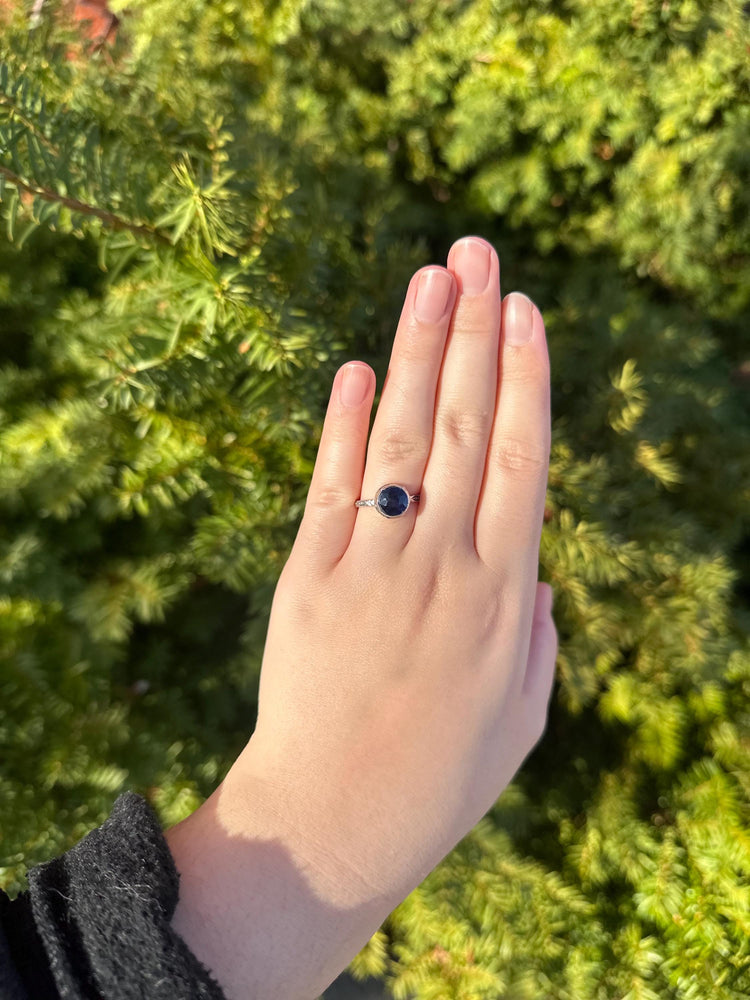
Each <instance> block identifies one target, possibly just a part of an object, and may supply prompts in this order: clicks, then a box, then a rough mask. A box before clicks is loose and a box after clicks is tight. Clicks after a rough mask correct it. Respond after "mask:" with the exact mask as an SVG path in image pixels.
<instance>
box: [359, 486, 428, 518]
mask: <svg viewBox="0 0 750 1000" xmlns="http://www.w3.org/2000/svg"><path fill="white" fill-rule="evenodd" d="M410 503H419V493H417V494H416V495H415V496H412V495H411V494H410V493H409V491H408V490H407V489H405V488H404V487H403V486H399V485H398V484H397V483H389V484H388V485H387V486H381V487H380V489H379V490H378V492H377V493H376V494H375V499H374V500H355V501H354V506H355V507H374V508H375V510H377V511H379V512H380V513H381V514H382V515H383V517H401V515H402V514H405V513H406V511H407V510H408V508H409V504H410Z"/></svg>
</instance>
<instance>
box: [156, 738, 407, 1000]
mask: <svg viewBox="0 0 750 1000" xmlns="http://www.w3.org/2000/svg"><path fill="white" fill-rule="evenodd" d="M247 751H248V748H246V751H245V752H243V754H242V755H241V756H240V758H238V761H237V762H236V763H235V765H234V766H233V768H232V769H231V770H230V772H229V774H228V775H227V777H226V778H225V780H224V781H223V782H222V784H221V785H220V786H219V787H218V788H217V789H216V791H215V792H214V793H213V795H212V796H211V797H210V798H209V799H208V800H207V801H206V802H205V803H204V804H203V805H202V806H201V807H200V808H199V809H198V810H196V811H195V812H194V813H193V814H192V815H191V816H189V817H188V818H187V819H186V820H184V821H183V822H182V823H180V824H178V825H177V826H175V827H173V828H172V829H171V830H168V831H167V832H166V834H165V837H166V839H167V842H168V844H169V847H170V850H171V851H172V854H173V857H174V859H175V865H176V867H177V870H178V872H179V873H180V900H179V903H178V906H177V910H176V911H175V915H174V918H173V927H174V929H175V930H176V932H177V933H178V934H180V936H181V937H182V938H183V939H184V940H185V942H186V944H187V945H188V947H190V948H191V950H192V951H193V953H194V954H195V955H196V957H197V958H198V959H199V960H200V961H201V962H202V963H203V964H204V965H205V966H206V967H207V968H208V969H209V970H210V971H211V972H212V974H213V975H214V976H215V978H216V979H217V980H218V982H219V983H220V985H221V987H222V989H223V991H224V992H225V994H226V996H227V1000H246V998H247V997H250V996H251V997H253V1000H266V998H268V1000H270V998H272V997H273V998H274V1000H277V998H278V997H279V996H284V997H285V998H287V1000H314V998H315V997H317V996H319V995H320V994H321V993H322V992H323V990H324V989H326V987H327V986H329V985H330V984H331V982H333V980H334V979H335V978H336V977H337V976H338V975H339V973H340V972H342V971H343V970H344V969H345V968H346V966H347V965H348V964H349V962H350V961H351V960H352V959H353V958H354V956H355V955H356V954H357V952H358V951H359V950H360V949H361V948H362V947H363V946H364V945H365V944H366V943H367V941H368V940H369V938H370V937H371V936H372V934H374V933H375V931H376V930H377V929H378V927H379V926H380V924H381V923H382V922H383V920H384V919H385V918H386V917H387V916H388V914H389V913H390V912H391V910H392V909H393V908H394V906H396V905H397V904H398V902H400V900H399V899H397V898H396V899H394V898H393V897H391V898H386V897H385V896H384V895H381V896H376V895H374V893H373V890H372V889H371V888H370V887H369V885H368V884H367V882H366V880H364V879H363V878H362V876H361V875H360V874H359V872H357V871H356V870H355V869H354V866H351V865H349V864H347V863H342V864H340V865H338V866H337V865H336V864H335V863H334V862H333V860H332V858H331V857H330V855H329V856H328V857H326V856H325V853H324V851H323V850H322V847H321V846H320V842H319V841H318V839H317V838H316V837H315V836H310V833H309V831H305V830H304V829H301V827H302V825H303V824H304V822H305V818H304V809H303V808H300V806H299V803H291V802H289V800H288V797H287V794H286V792H285V789H284V787H283V784H282V786H277V785H276V784H275V783H274V782H273V781H272V780H270V779H269V777H268V776H267V774H266V773H265V772H264V771H263V769H262V767H261V766H260V761H259V759H258V758H257V757H256V756H255V755H254V754H251V753H248V752H247ZM312 845H315V846H312Z"/></svg>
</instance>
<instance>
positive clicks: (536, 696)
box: [521, 583, 558, 733]
mask: <svg viewBox="0 0 750 1000" xmlns="http://www.w3.org/2000/svg"><path fill="white" fill-rule="evenodd" d="M552 599H553V594H552V587H550V585H549V584H548V583H537V585H536V602H535V604H534V618H533V623H532V627H531V642H530V644H529V655H528V659H527V661H526V674H525V676H524V679H523V686H522V688H521V693H522V695H523V697H524V698H525V699H526V701H527V705H528V708H529V710H530V711H531V713H532V715H533V717H534V718H535V719H536V720H537V722H539V723H540V725H541V730H540V733H541V731H543V729H544V725H545V724H546V719H547V711H548V706H549V699H550V695H551V693H552V685H553V682H554V679H555V661H556V660H557V649H558V636H557V629H556V627H555V622H554V619H553V618H552Z"/></svg>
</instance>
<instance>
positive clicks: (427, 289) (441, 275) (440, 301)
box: [414, 269, 453, 323]
mask: <svg viewBox="0 0 750 1000" xmlns="http://www.w3.org/2000/svg"><path fill="white" fill-rule="evenodd" d="M452 291H453V279H452V278H451V276H450V274H448V272H447V271H438V270H436V269H434V270H430V271H423V272H422V273H421V274H420V276H419V283H418V284H417V295H416V298H415V300H414V315H415V316H416V317H417V319H418V320H420V322H422V323H437V321H438V320H439V319H442V318H443V316H445V314H446V313H447V312H448V302H449V301H450V299H451V298H452V295H451V293H452Z"/></svg>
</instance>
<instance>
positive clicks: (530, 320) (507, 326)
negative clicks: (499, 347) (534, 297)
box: [503, 292, 534, 346]
mask: <svg viewBox="0 0 750 1000" xmlns="http://www.w3.org/2000/svg"><path fill="white" fill-rule="evenodd" d="M533 332H534V303H533V302H532V301H531V299H530V298H528V296H526V295H524V294H523V292H511V293H510V295H509V296H508V298H507V299H506V300H505V320H504V324H503V335H504V337H505V342H506V343H507V344H513V345H514V346H518V345H519V344H528V342H529V341H530V340H531V335H532V334H533Z"/></svg>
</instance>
